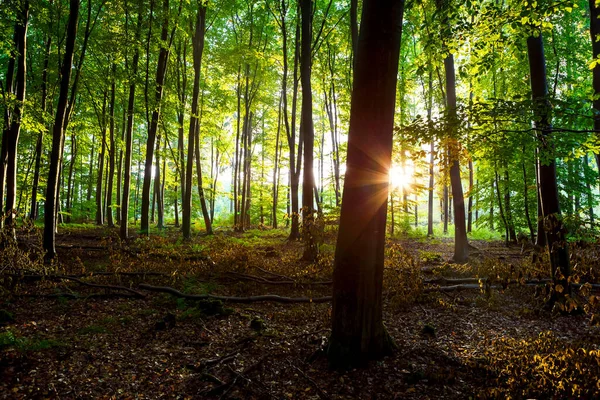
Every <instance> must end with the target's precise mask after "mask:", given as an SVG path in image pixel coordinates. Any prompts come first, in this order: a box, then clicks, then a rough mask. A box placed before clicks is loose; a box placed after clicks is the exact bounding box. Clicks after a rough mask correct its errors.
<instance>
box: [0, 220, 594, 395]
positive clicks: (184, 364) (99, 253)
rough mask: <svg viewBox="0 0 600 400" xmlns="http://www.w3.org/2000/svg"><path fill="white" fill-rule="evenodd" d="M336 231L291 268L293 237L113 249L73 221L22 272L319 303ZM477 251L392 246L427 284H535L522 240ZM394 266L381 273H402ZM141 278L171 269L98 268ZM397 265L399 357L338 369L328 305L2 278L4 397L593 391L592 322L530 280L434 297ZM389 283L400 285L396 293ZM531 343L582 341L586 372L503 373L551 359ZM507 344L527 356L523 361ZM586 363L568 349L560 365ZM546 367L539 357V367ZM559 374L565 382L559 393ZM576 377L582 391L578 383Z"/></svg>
mask: <svg viewBox="0 0 600 400" xmlns="http://www.w3.org/2000/svg"><path fill="white" fill-rule="evenodd" d="M334 238H335V233H334V232H329V233H328V234H326V237H325V245H324V246H323V251H324V256H323V257H322V258H321V260H320V261H319V262H317V263H315V264H307V263H304V262H301V261H298V260H299V259H300V256H301V253H302V243H300V242H293V243H290V242H287V241H286V240H285V232H284V231H277V230H273V231H251V232H248V233H245V234H236V233H232V232H228V231H222V232H218V233H217V234H216V237H214V238H207V237H204V236H201V235H198V236H196V237H195V238H194V239H193V241H192V242H190V243H183V242H182V241H181V239H180V234H179V233H178V231H177V230H176V229H175V228H170V229H169V230H167V231H166V232H164V233H162V234H161V235H160V236H153V237H151V238H150V239H145V238H137V239H135V238H134V239H131V240H130V241H128V242H121V241H120V240H119V239H118V236H117V231H116V230H111V229H109V228H97V227H80V228H66V229H61V232H60V233H59V234H58V236H57V243H58V244H59V246H58V260H59V263H58V264H56V265H54V266H53V267H47V266H43V265H42V264H40V263H37V262H35V261H32V263H31V266H30V267H29V268H28V271H27V272H26V273H25V275H35V274H46V275H48V274H52V275H61V276H65V275H78V276H79V278H77V279H80V280H81V281H83V282H88V283H94V284H97V285H112V286H123V287H126V288H132V289H134V290H136V291H137V289H136V288H137V287H138V285H139V284H140V283H148V284H151V285H156V286H170V287H174V288H176V289H178V290H180V291H182V292H184V293H191V294H201V293H210V294H216V295H227V296H250V295H261V294H276V295H280V296H287V297H300V296H308V297H311V298H317V297H322V296H328V295H330V294H331V286H330V285H328V284H327V282H326V281H328V280H330V279H331V270H332V257H333V256H332V247H333V242H334ZM471 244H472V245H473V246H474V247H475V248H477V249H478V250H473V253H474V255H473V256H472V258H471V260H470V261H469V263H467V264H466V265H455V264H452V263H450V262H448V261H449V260H450V258H451V251H452V242H451V241H449V240H442V239H407V238H404V239H394V240H390V246H391V247H393V246H397V247H399V248H401V249H404V250H399V251H400V253H399V254H400V255H399V256H398V257H400V258H402V259H403V260H404V261H406V260H405V259H408V258H410V259H411V262H410V263H408V264H410V265H411V266H412V267H407V268H413V269H416V274H417V275H418V277H419V281H420V282H422V280H423V279H429V278H432V277H436V276H446V277H478V278H482V277H485V278H489V279H490V280H493V279H496V281H497V282H501V280H502V279H505V278H506V277H507V276H508V275H510V276H509V277H511V276H515V277H517V275H518V276H519V278H521V279H524V278H525V277H527V278H530V277H536V276H537V277H541V276H538V275H540V274H541V272H540V271H536V269H535V268H536V267H535V266H532V265H531V263H530V262H529V259H530V251H531V250H530V249H526V250H525V252H524V254H522V249H521V246H516V245H515V246H512V247H508V248H507V247H506V246H504V244H503V243H500V242H483V241H473V242H471ZM19 247H20V251H22V252H29V254H28V257H29V258H30V259H31V260H36V257H35V254H33V253H35V249H37V248H39V232H37V231H36V230H32V231H29V233H26V232H21V234H20V235H19ZM400 264H402V263H400ZM408 264H407V263H404V264H402V265H408ZM395 265H396V267H397V264H392V265H391V266H389V267H388V268H389V269H390V270H395V269H394V268H396V267H395ZM538 267H539V266H538ZM17 268H21V271H22V270H23V268H24V267H23V266H22V265H20V266H12V267H5V268H4V269H3V273H4V274H8V273H14V272H17ZM398 268H399V267H398ZM144 271H145V272H156V273H161V274H164V275H150V274H149V275H143V274H140V275H124V274H116V275H98V276H94V275H93V273H94V272H119V273H122V272H144ZM402 273H403V274H405V275H402V274H400V275H398V276H400V278H398V277H397V278H396V279H394V278H389V274H387V273H386V284H385V290H386V292H385V310H384V320H385V324H386V327H387V329H388V331H389V333H390V334H391V336H392V337H393V339H394V340H395V341H396V344H397V345H398V351H397V352H396V353H394V354H393V355H390V356H388V357H385V358H384V359H382V360H375V361H373V362H371V363H370V364H369V365H368V366H367V367H366V368H361V369H350V370H347V371H332V370H330V369H329V368H328V364H327V359H326V355H325V353H326V344H327V338H328V334H329V331H330V314H331V304H330V303H329V302H326V303H319V304H315V303H304V304H280V303H272V302H257V303H252V304H243V303H227V302H226V303H224V304H219V303H208V302H196V301H189V300H188V301H186V300H184V299H177V298H176V297H174V296H171V295H169V294H164V293H151V292H143V291H140V292H143V294H144V297H143V298H137V297H124V296H135V295H134V294H132V293H130V292H127V291H124V290H115V289H110V288H99V287H90V286H84V285H81V284H79V283H78V282H77V281H73V280H62V279H45V280H41V281H40V280H37V281H33V280H31V281H25V280H19V279H18V278H16V277H14V276H13V277H12V278H10V279H8V278H7V277H6V276H4V281H0V282H4V288H3V289H2V288H0V294H1V295H2V297H0V309H1V310H4V311H5V312H6V314H7V315H10V317H6V318H4V320H3V319H2V318H0V398H10V399H12V398H14V399H37V398H40V399H42V398H44V399H45V398H61V399H80V398H81V399H83V398H107V399H108V398H119V399H157V398H169V399H170V398H181V399H213V398H214V399H219V398H223V399H226V398H229V399H285V398H289V399H440V398H447V399H464V398H470V397H471V398H486V397H488V398H494V397H498V398H505V397H506V396H514V397H523V396H529V395H537V396H539V397H542V398H548V397H551V396H555V397H563V396H564V397H570V396H574V397H589V398H592V397H594V396H596V395H598V390H600V389H599V388H598V386H597V383H598V375H597V368H598V363H596V365H592V364H593V360H594V359H596V360H600V358H598V355H594V353H593V352H592V350H597V349H598V348H599V346H600V340H598V338H597V337H598V333H599V331H598V328H597V327H594V326H591V324H590V322H589V319H590V315H586V314H579V315H572V314H570V315H567V314H564V313H557V312H556V311H554V312H553V311H550V310H547V309H546V308H545V307H544V301H543V299H542V298H540V297H536V296H535V295H534V294H535V292H536V290H535V288H533V287H530V286H524V285H519V284H514V285H512V284H511V285H508V286H506V285H505V286H506V287H505V289H503V290H497V289H492V290H487V291H486V290H465V291H456V292H454V291H453V292H447V293H446V292H443V293H441V292H436V291H430V292H427V291H425V290H423V288H424V287H426V288H429V289H432V288H435V287H436V286H423V284H422V283H419V282H417V283H414V282H412V281H411V282H412V283H411V282H409V283H406V282H405V281H402V276H408V275H410V274H414V273H415V271H408V272H406V271H404V272H402ZM86 274H87V275H86ZM406 274H408V275H406ZM519 274H520V275H519ZM410 276H413V275H410ZM388 278H389V279H388ZM517 280H518V279H517ZM290 281H293V283H290ZM15 282H17V283H16V284H15ZM278 282H279V283H278ZM282 282H288V283H282ZM410 285H414V288H413V287H412V286H410ZM400 287H401V288H402V290H396V289H399V288H400ZM398 291H399V292H401V293H403V294H402V295H398V294H394V293H397V292H398ZM399 296H400V297H402V296H403V297H402V298H399ZM0 316H1V315H0ZM540 338H548V340H549V341H550V342H551V343H553V344H554V347H556V346H558V348H559V349H571V348H572V349H575V351H577V349H582V348H583V349H586V350H585V351H587V352H591V353H590V354H591V356H590V357H592V362H590V364H589V365H587V364H584V365H583V366H582V365H580V369H581V371H582V372H581V373H580V374H578V375H568V374H566V373H563V374H562V375H561V374H558V375H556V374H554V373H555V370H553V369H552V368H551V367H548V371H549V372H546V373H547V374H550V375H549V377H550V378H551V379H550V381H551V383H545V381H544V379H549V378H548V376H546V378H544V372H543V370H540V371H541V372H540V373H539V374H536V373H533V372H531V373H529V372H528V373H525V372H523V374H521V375H519V374H520V373H518V372H515V373H514V375H511V370H515V371H516V370H518V369H519V368H521V367H520V366H523V369H524V370H525V366H526V365H528V364H527V363H534V361H533V360H534V359H535V360H538V359H537V358H535V356H536V355H538V356H539V355H540V354H541V355H542V356H543V357H541V356H540V357H541V358H540V360H542V359H543V360H546V361H548V360H549V359H550V358H548V357H554V356H555V354H554V353H553V351H554V350H553V349H547V348H545V347H544V346H545V345H544V344H543V343H542V342H540V340H541V339H540ZM532 346H533V347H532ZM536 346H537V347H536ZM515 349H529V350H527V351H526V350H523V354H521V353H519V352H517V351H516V350H515ZM544 349H545V350H544ZM542 350H543V351H545V353H544V352H542ZM527 352H529V353H527ZM536 352H537V353H536ZM553 354H554V355H553ZM544 357H546V358H544ZM586 357H588V355H587V353H586ZM559 358H560V357H559ZM585 360H589V358H586V359H585ZM585 360H583V361H581V360H580V361H578V360H577V358H574V359H573V360H571V361H569V360H567V361H565V363H566V364H565V365H570V364H569V363H570V362H572V363H574V364H573V365H575V363H577V362H580V364H581V363H584V362H585ZM543 362H544V361H539V362H538V361H535V363H537V364H536V365H542V364H543ZM553 365H554V364H553ZM556 365H558V364H556ZM544 368H545V367H544ZM534 370H535V368H534ZM553 371H554V372H553ZM552 374H554V375H552ZM567 375H568V376H567ZM594 376H595V379H594ZM511 378H512V379H511ZM561 380H563V381H564V382H566V383H564V382H563V383H562V385H563V387H562V388H561V387H560V385H561V383H560V382H561ZM565 385H567V387H566V388H565V387H564V386H565ZM569 385H571V386H569ZM572 385H579V386H578V387H579V389H578V390H580V391H579V392H577V391H576V389H573V386H572ZM569 393H570V395H569ZM577 394H578V395H577Z"/></svg>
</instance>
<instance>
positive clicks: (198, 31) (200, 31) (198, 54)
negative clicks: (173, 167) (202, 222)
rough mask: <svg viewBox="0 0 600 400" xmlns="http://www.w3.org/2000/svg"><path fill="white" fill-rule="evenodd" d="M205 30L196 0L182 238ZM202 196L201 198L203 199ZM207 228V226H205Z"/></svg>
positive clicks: (188, 218)
mask: <svg viewBox="0 0 600 400" xmlns="http://www.w3.org/2000/svg"><path fill="white" fill-rule="evenodd" d="M205 32H206V6H205V5H204V4H203V1H202V0H199V1H198V12H197V14H196V28H195V33H194V36H193V39H192V44H193V50H194V51H193V57H194V87H193V90H192V109H191V112H190V129H189V134H188V154H187V165H186V168H187V169H186V173H185V180H186V182H185V191H184V193H185V197H184V202H183V238H184V239H188V240H189V239H190V238H191V237H192V183H193V180H192V176H193V171H194V155H195V150H194V144H195V135H196V134H197V132H198V131H199V129H200V128H199V122H198V110H199V108H198V98H199V94H200V71H201V69H202V52H203V51H204V36H205ZM203 200H204V198H202V199H201V201H203ZM207 228H208V227H207Z"/></svg>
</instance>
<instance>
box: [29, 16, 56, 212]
mask: <svg viewBox="0 0 600 400" xmlns="http://www.w3.org/2000/svg"><path fill="white" fill-rule="evenodd" d="M49 29H51V27H50V28H49ZM51 48H52V34H51V33H49V34H48V38H47V39H46V52H45V53H44V69H43V71H42V104H41V108H42V115H43V116H44V117H45V116H46V112H47V108H48V106H47V102H48V64H49V61H50V50H51ZM43 144H44V133H43V131H41V132H40V133H39V134H38V138H37V142H36V145H35V169H34V170H33V171H34V172H33V185H32V189H31V208H30V214H29V218H30V219H31V220H36V219H37V218H38V197H37V195H38V190H39V182H40V167H41V165H42V151H43Z"/></svg>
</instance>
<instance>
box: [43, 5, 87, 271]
mask: <svg viewBox="0 0 600 400" xmlns="http://www.w3.org/2000/svg"><path fill="white" fill-rule="evenodd" d="M78 20H79V0H71V1H70V5H69V22H68V24H67V37H66V39H65V54H64V58H63V63H62V68H61V81H60V92H59V95H58V103H57V105H56V117H55V119H54V127H53V129H52V152H51V153H50V170H49V173H48V184H47V187H46V204H45V206H44V250H45V251H46V260H51V259H53V258H54V257H55V256H56V249H55V246H54V245H55V236H54V235H55V232H56V220H55V218H54V212H55V210H56V207H57V198H56V197H57V196H56V195H57V193H58V178H59V171H60V165H61V160H62V153H63V137H64V126H65V119H66V118H67V106H68V104H67V103H68V94H69V84H70V82H71V69H72V66H73V55H74V53H75V51H74V50H75V37H76V36H77V22H78Z"/></svg>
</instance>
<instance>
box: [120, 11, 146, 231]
mask: <svg viewBox="0 0 600 400" xmlns="http://www.w3.org/2000/svg"><path fill="white" fill-rule="evenodd" d="M142 10H143V3H141V2H140V7H139V9H138V19H137V26H136V30H135V39H134V46H135V49H134V51H133V59H132V60H131V70H130V75H129V100H128V102H127V128H126V129H127V130H126V133H125V159H124V160H123V161H124V163H123V199H122V200H121V226H120V236H121V239H122V240H126V239H127V238H128V237H129V232H128V225H129V197H130V196H129V192H130V189H131V161H132V153H133V117H134V115H133V114H134V111H135V110H134V109H135V87H136V84H135V83H136V79H137V74H138V64H139V59H140V50H139V47H138V45H139V42H140V36H141V32H142ZM138 173H139V172H138ZM134 214H135V210H134Z"/></svg>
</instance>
